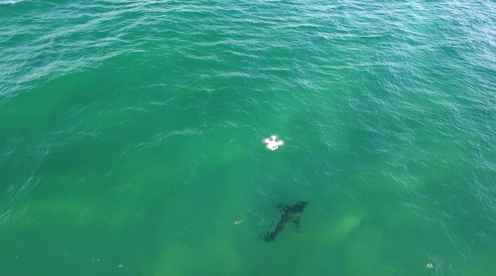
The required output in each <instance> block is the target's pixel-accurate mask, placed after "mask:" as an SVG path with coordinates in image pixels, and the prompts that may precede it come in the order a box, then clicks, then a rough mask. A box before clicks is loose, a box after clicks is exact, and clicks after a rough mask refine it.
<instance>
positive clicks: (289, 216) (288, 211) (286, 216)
mask: <svg viewBox="0 0 496 276" xmlns="http://www.w3.org/2000/svg"><path fill="white" fill-rule="evenodd" d="M307 204H308V202H306V201H300V202H298V203H296V204H295V205H293V206H287V205H284V204H278V205H277V208H279V211H281V212H282V213H283V214H282V215H281V220H280V221H279V223H277V226H276V229H274V231H272V232H269V231H267V234H265V236H262V237H261V238H263V240H264V241H266V242H271V241H273V240H275V239H276V236H277V234H279V232H281V231H282V229H283V228H284V226H285V225H286V223H288V222H290V221H292V222H293V223H294V225H295V226H296V228H297V229H298V227H299V226H300V214H301V212H303V209H305V207H306V206H307Z"/></svg>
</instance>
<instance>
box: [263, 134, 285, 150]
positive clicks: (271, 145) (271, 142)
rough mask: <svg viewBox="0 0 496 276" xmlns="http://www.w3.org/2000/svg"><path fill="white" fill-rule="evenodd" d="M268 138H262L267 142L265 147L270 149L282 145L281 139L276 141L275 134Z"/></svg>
mask: <svg viewBox="0 0 496 276" xmlns="http://www.w3.org/2000/svg"><path fill="white" fill-rule="evenodd" d="M270 139H272V140H270ZM270 139H269V138H266V139H265V140H263V142H264V143H266V144H267V148H268V149H270V150H276V149H277V148H278V147H279V146H282V145H284V141H283V140H279V141H276V139H277V136H275V135H271V136H270Z"/></svg>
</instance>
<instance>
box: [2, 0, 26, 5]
mask: <svg viewBox="0 0 496 276" xmlns="http://www.w3.org/2000/svg"><path fill="white" fill-rule="evenodd" d="M20 2H24V0H18V1H0V5H2V4H12V5H13V4H17V3H20Z"/></svg>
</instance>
